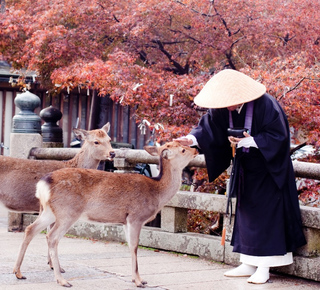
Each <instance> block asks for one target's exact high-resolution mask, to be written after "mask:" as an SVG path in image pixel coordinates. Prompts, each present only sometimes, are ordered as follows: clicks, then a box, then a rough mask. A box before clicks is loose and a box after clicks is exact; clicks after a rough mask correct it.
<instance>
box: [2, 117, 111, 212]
mask: <svg viewBox="0 0 320 290" xmlns="http://www.w3.org/2000/svg"><path fill="white" fill-rule="evenodd" d="M109 129H110V124H109V123H107V124H106V125H104V126H103V127H102V128H101V129H97V130H91V131H86V130H83V129H74V130H73V131H74V133H75V135H76V136H77V138H78V139H82V140H84V143H83V145H82V147H81V149H80V152H79V153H78V154H76V155H75V156H74V157H73V158H72V159H70V160H68V161H56V160H32V159H21V158H14V157H8V156H0V180H1V182H0V202H1V203H3V204H4V205H5V207H6V208H8V209H9V210H11V211H16V212H26V213H27V212H29V213H36V212H39V209H40V203H39V200H38V199H37V198H36V197H35V195H34V193H35V191H36V184H37V182H38V181H39V180H40V178H41V177H42V176H44V175H45V174H47V173H49V172H52V171H54V170H57V169H61V168H66V167H72V168H75V167H82V168H94V169H96V168H97V167H98V165H99V162H100V160H106V159H108V158H112V157H114V151H113V149H112V147H111V143H110V137H109V136H108V131H109Z"/></svg>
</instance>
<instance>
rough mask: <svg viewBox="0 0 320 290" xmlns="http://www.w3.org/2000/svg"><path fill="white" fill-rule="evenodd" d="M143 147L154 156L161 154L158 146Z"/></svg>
mask: <svg viewBox="0 0 320 290" xmlns="http://www.w3.org/2000/svg"><path fill="white" fill-rule="evenodd" d="M143 149H144V150H146V151H147V152H148V153H149V154H150V155H152V156H159V153H158V150H157V147H156V146H144V147H143Z"/></svg>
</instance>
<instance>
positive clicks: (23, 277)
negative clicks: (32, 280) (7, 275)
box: [16, 274, 27, 280]
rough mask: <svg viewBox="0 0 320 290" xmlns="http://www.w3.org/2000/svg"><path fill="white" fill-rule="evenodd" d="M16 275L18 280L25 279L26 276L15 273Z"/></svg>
mask: <svg viewBox="0 0 320 290" xmlns="http://www.w3.org/2000/svg"><path fill="white" fill-rule="evenodd" d="M16 277H17V279H19V280H24V279H27V277H26V276H22V275H21V276H18V275H17V274H16Z"/></svg>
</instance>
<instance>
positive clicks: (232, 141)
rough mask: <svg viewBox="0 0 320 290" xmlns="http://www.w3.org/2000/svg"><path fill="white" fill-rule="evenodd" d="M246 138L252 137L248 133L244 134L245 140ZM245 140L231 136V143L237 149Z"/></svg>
mask: <svg viewBox="0 0 320 290" xmlns="http://www.w3.org/2000/svg"><path fill="white" fill-rule="evenodd" d="M246 137H251V136H250V134H249V133H247V132H243V138H246ZM243 138H238V137H233V136H229V137H228V139H229V142H230V143H231V146H232V147H237V145H238V143H239V142H240V141H241V140H242V139H243Z"/></svg>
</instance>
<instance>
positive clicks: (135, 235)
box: [126, 223, 147, 287]
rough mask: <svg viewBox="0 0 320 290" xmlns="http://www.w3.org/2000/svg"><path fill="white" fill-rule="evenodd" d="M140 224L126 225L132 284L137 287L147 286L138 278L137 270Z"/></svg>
mask: <svg viewBox="0 0 320 290" xmlns="http://www.w3.org/2000/svg"><path fill="white" fill-rule="evenodd" d="M141 227H142V224H136V223H135V224H130V223H127V225H126V229H127V241H128V244H129V249H130V252H131V260H132V282H134V283H135V284H136V286H137V287H144V285H145V284H147V282H146V281H143V280H142V279H141V277H140V274H139V270H138V258H137V252H138V245H139V236H140V231H141Z"/></svg>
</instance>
